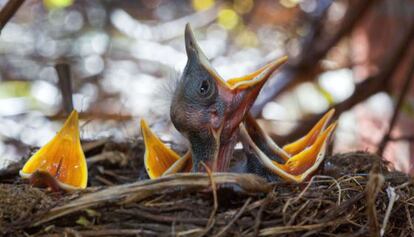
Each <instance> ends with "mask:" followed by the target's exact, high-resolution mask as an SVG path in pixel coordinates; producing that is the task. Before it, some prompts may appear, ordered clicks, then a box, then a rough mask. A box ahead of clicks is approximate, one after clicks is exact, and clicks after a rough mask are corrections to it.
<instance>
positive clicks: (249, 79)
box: [185, 24, 288, 90]
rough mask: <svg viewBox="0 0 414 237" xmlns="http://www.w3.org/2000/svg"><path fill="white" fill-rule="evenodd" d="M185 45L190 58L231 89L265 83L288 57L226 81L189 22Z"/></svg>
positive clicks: (222, 84) (220, 83) (186, 29)
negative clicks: (201, 45) (211, 61)
mask: <svg viewBox="0 0 414 237" xmlns="http://www.w3.org/2000/svg"><path fill="white" fill-rule="evenodd" d="M185 47H186V51H187V56H188V58H189V60H195V61H197V63H199V64H200V65H201V66H202V67H203V68H205V69H206V70H207V71H208V72H209V74H210V75H211V76H212V77H213V78H214V80H215V81H216V82H217V84H218V85H221V86H223V87H226V88H228V89H230V90H236V89H247V88H251V87H254V86H255V85H257V84H263V83H264V82H265V81H266V80H267V79H269V77H270V75H271V74H272V73H273V72H274V71H275V70H276V69H278V68H279V67H280V66H281V65H283V64H284V63H285V62H286V61H287V59H288V57H287V56H282V57H280V58H278V59H276V60H275V61H274V62H272V63H269V64H267V65H265V66H264V67H262V68H260V69H259V70H257V71H255V72H253V73H251V74H248V75H246V76H243V77H237V78H231V79H229V80H227V81H226V80H224V79H223V78H222V77H221V76H220V75H219V74H218V73H217V72H216V70H215V69H214V68H213V67H212V65H211V63H210V61H209V60H208V59H207V57H206V56H205V54H204V53H203V51H202V50H201V48H200V46H199V45H198V43H197V41H196V39H195V37H194V33H193V31H192V29H191V26H190V25H189V24H187V25H186V28H185Z"/></svg>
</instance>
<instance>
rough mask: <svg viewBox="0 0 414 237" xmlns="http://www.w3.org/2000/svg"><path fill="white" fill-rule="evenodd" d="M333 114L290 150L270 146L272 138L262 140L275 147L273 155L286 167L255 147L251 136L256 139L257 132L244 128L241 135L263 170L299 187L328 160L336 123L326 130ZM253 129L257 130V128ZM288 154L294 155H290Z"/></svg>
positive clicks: (243, 126) (325, 117)
mask: <svg viewBox="0 0 414 237" xmlns="http://www.w3.org/2000/svg"><path fill="white" fill-rule="evenodd" d="M333 113H334V110H330V111H329V112H328V113H327V114H325V115H324V116H323V117H322V118H321V120H320V121H319V122H318V123H317V124H316V125H315V126H314V127H313V128H312V129H311V131H310V132H309V133H308V134H307V135H305V136H304V137H303V138H301V139H299V140H298V141H296V142H294V143H291V144H290V145H288V146H287V147H288V149H289V150H285V149H280V148H279V147H278V146H277V145H276V144H275V143H273V142H272V143H270V142H269V140H271V139H270V138H269V137H266V138H261V139H262V140H265V141H266V142H268V145H272V146H275V147H273V148H274V153H275V154H276V155H279V157H281V158H283V159H284V160H285V161H286V162H285V163H284V164H279V163H277V162H276V161H274V160H272V159H270V158H269V157H268V156H267V155H266V154H265V153H264V152H263V151H262V150H261V149H260V148H258V146H257V145H256V143H255V142H253V140H252V138H251V136H250V134H252V135H253V137H255V136H258V133H257V131H255V132H256V133H255V134H253V133H251V132H250V134H249V132H248V129H246V127H245V125H242V126H241V129H240V130H241V135H242V136H243V138H244V139H245V140H246V141H247V142H248V144H249V146H251V147H252V148H253V150H254V151H255V153H256V156H257V158H258V159H259V161H260V163H261V164H262V165H263V166H265V167H266V168H267V169H268V170H270V171H272V172H273V173H274V174H276V175H278V176H280V177H282V178H284V179H285V180H287V181H291V182H296V183H300V182H303V181H304V180H306V179H307V178H308V177H310V176H311V175H312V174H313V173H314V172H315V171H316V170H317V169H318V167H319V165H320V164H321V163H322V161H323V159H324V158H325V152H326V148H327V145H328V143H329V140H330V137H331V136H332V134H333V132H334V130H335V128H336V122H334V123H332V124H331V125H330V126H329V127H328V128H326V126H327V125H328V123H329V120H330V119H331V118H332V116H333ZM249 124H253V123H252V122H251V121H250V122H249V123H246V125H249ZM253 125H255V126H258V125H257V124H253ZM325 128H326V129H325ZM259 132H260V134H259V135H260V136H262V135H266V134H264V133H263V131H261V130H259ZM266 136H267V135H266ZM288 151H290V152H292V153H289V152H288ZM281 155H283V156H281Z"/></svg>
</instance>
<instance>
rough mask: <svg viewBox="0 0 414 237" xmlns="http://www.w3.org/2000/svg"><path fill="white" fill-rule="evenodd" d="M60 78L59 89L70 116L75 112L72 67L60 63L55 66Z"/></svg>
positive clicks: (64, 107)
mask: <svg viewBox="0 0 414 237" xmlns="http://www.w3.org/2000/svg"><path fill="white" fill-rule="evenodd" d="M55 69H56V72H57V74H58V78H59V88H60V93H61V94H62V106H63V109H64V111H65V113H66V114H70V113H71V112H72V110H73V99H72V95H73V93H72V79H71V75H70V66H69V65H68V64H67V63H58V64H56V65H55Z"/></svg>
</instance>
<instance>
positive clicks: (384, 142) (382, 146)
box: [377, 50, 414, 156]
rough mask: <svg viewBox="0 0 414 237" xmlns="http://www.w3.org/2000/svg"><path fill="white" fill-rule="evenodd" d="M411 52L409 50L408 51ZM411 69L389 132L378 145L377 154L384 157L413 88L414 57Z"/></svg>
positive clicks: (410, 65) (399, 97) (410, 64)
mask: <svg viewBox="0 0 414 237" xmlns="http://www.w3.org/2000/svg"><path fill="white" fill-rule="evenodd" d="M407 51H409V50H407ZM408 65H409V67H411V68H410V69H409V70H408V72H407V74H406V78H405V80H404V84H403V86H402V88H401V93H400V94H399V96H398V99H397V104H396V105H395V108H394V112H393V114H392V118H391V120H390V125H389V126H388V130H387V132H386V133H385V134H384V137H383V138H382V140H381V142H380V143H379V145H378V150H377V154H378V155H380V156H382V154H383V153H384V150H385V147H386V146H387V143H388V142H389V140H390V138H391V132H392V130H393V129H394V127H395V124H396V123H397V120H398V115H399V114H400V111H401V107H402V105H403V103H404V101H405V98H406V96H407V94H408V90H409V89H410V88H411V82H412V81H413V78H414V56H413V57H412V59H411V62H410V63H409V64H408Z"/></svg>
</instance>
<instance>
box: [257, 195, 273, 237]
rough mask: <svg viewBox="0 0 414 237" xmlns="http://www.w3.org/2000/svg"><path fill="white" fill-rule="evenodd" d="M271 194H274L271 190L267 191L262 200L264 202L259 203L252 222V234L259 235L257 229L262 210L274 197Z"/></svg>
mask: <svg viewBox="0 0 414 237" xmlns="http://www.w3.org/2000/svg"><path fill="white" fill-rule="evenodd" d="M273 195H274V194H273V192H271V193H269V194H268V195H267V197H266V199H265V200H264V202H263V203H262V205H260V208H259V211H258V212H257V214H256V220H255V222H254V229H253V230H254V232H253V236H258V235H259V230H260V224H261V222H262V215H263V211H264V209H265V208H266V207H267V206H268V205H269V203H270V202H271V201H272V199H273V198H274V196H273Z"/></svg>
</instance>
